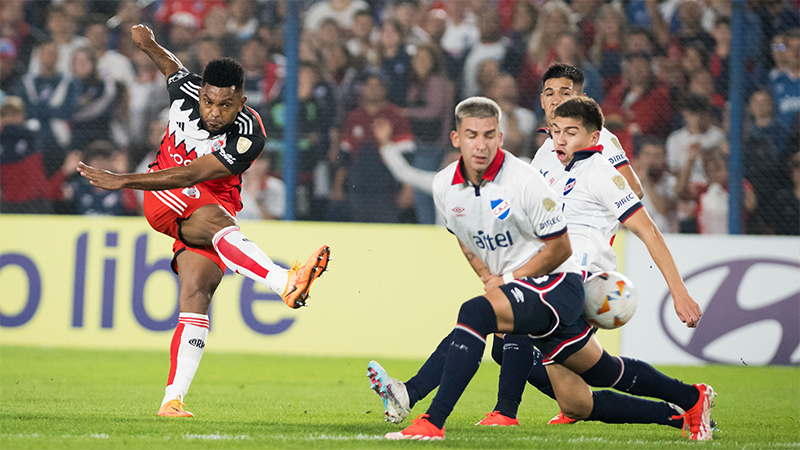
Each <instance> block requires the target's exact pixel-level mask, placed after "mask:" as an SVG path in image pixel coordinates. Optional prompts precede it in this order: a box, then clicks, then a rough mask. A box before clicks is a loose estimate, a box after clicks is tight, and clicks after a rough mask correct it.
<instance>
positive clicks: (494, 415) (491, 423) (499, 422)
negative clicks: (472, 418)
mask: <svg viewBox="0 0 800 450" xmlns="http://www.w3.org/2000/svg"><path fill="white" fill-rule="evenodd" d="M475 425H485V426H487V427H512V426H519V419H516V418H515V419H512V418H511V417H508V416H504V415H502V414H500V411H492V412H490V413H486V417H484V418H483V420H481V421H480V422H478V423H476V424H475Z"/></svg>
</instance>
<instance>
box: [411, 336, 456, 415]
mask: <svg viewBox="0 0 800 450" xmlns="http://www.w3.org/2000/svg"><path fill="white" fill-rule="evenodd" d="M452 340H453V332H452V331H451V332H450V334H448V335H447V336H446V337H445V338H444V339H442V342H440V343H439V346H438V347H436V350H434V351H433V353H431V356H429V357H428V359H427V360H425V364H423V365H422V367H420V369H419V371H418V372H417V374H416V375H414V377H413V378H411V379H410V380H408V381H406V391H408V403H409V405H410V406H411V407H412V408H413V407H414V405H415V404H416V403H417V402H418V401H420V400H422V399H423V398H425V397H426V396H427V395H428V394H430V393H431V392H432V391H433V390H434V389H436V387H437V386H439V381H440V380H441V379H442V370H444V360H445V358H446V357H447V349H448V348H449V347H450V342H452Z"/></svg>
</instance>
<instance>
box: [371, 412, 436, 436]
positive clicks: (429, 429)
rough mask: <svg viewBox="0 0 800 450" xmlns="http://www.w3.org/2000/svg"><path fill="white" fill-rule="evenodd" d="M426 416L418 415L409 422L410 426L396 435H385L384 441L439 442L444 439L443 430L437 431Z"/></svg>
mask: <svg viewBox="0 0 800 450" xmlns="http://www.w3.org/2000/svg"><path fill="white" fill-rule="evenodd" d="M428 417H430V416H428V415H427V414H420V415H419V416H418V417H417V418H416V419H414V420H412V421H411V426H409V427H408V428H406V429H405V430H403V431H398V432H396V433H386V436H385V437H386V439H412V440H418V441H441V440H442V439H444V428H442V429H439V428H437V427H436V425H434V424H432V423H430V421H428Z"/></svg>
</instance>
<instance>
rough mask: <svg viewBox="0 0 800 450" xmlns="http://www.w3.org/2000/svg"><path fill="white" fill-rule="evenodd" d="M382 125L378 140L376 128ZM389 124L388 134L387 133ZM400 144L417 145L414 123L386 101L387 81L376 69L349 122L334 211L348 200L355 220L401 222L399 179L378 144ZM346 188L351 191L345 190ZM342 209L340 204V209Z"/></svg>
mask: <svg viewBox="0 0 800 450" xmlns="http://www.w3.org/2000/svg"><path fill="white" fill-rule="evenodd" d="M378 119H383V120H382V121H381V123H382V125H383V127H382V128H381V131H384V133H383V134H381V136H380V139H384V140H379V139H378V137H377V136H376V134H375V132H374V130H373V128H374V127H375V125H376V122H379V121H378ZM386 125H388V127H389V132H388V133H385V131H386ZM384 145H397V146H400V147H402V148H404V149H408V150H410V149H412V148H413V146H414V141H413V140H412V135H411V127H410V125H409V123H408V119H406V118H405V117H404V116H403V114H402V110H401V109H400V108H399V107H398V106H396V105H393V104H391V103H389V102H388V101H387V100H386V82H385V81H384V78H383V77H381V76H380V75H379V74H376V73H374V72H373V73H371V74H370V75H369V76H368V77H367V79H366V81H365V82H364V86H363V89H362V91H361V106H360V107H359V108H357V109H355V110H353V111H352V112H351V113H350V114H349V115H348V116H347V121H346V122H345V125H344V129H343V130H342V137H341V152H340V157H339V158H338V159H337V161H338V162H339V167H338V168H337V170H336V173H335V176H334V183H333V186H332V188H331V201H332V202H333V204H332V205H331V206H332V208H331V211H333V212H336V211H341V206H343V203H342V202H344V201H345V200H346V201H347V205H348V206H349V207H350V211H349V213H350V215H351V217H352V219H353V220H354V221H356V222H382V223H392V222H396V221H397V220H398V213H399V207H398V203H397V200H396V195H397V193H398V186H397V182H396V181H395V180H394V178H393V177H392V176H391V174H390V173H389V171H388V170H387V169H386V166H385V165H384V164H383V162H382V161H381V157H380V153H379V151H378V150H379V147H380V146H384ZM345 186H347V188H348V189H347V191H345ZM337 207H339V208H337Z"/></svg>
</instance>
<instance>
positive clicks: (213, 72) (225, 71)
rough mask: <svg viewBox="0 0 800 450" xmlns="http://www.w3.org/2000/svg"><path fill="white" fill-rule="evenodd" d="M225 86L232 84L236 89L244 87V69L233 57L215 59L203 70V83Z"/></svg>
mask: <svg viewBox="0 0 800 450" xmlns="http://www.w3.org/2000/svg"><path fill="white" fill-rule="evenodd" d="M206 83H208V84H210V85H212V86H216V87H221V88H226V87H231V86H233V87H234V88H235V89H236V90H237V91H240V90H242V89H244V69H243V68H242V65H241V64H239V62H238V61H236V60H235V59H233V58H220V59H215V60H213V61H211V62H209V63H208V65H207V66H206V70H204V71H203V84H204V85H205V84H206Z"/></svg>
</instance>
